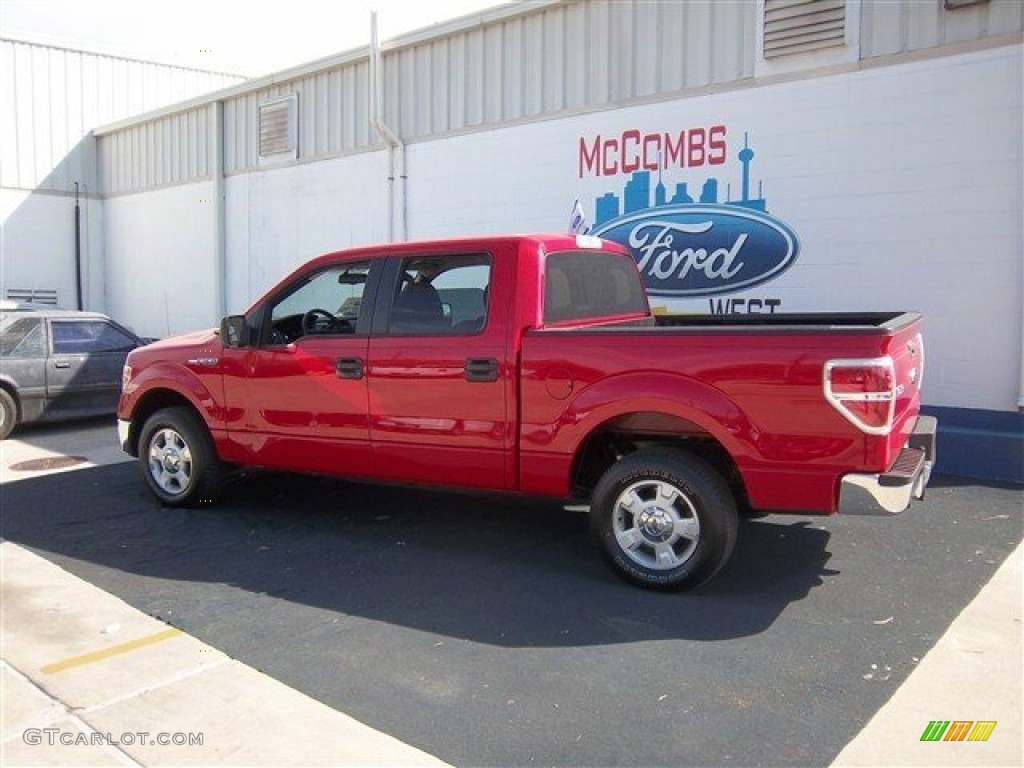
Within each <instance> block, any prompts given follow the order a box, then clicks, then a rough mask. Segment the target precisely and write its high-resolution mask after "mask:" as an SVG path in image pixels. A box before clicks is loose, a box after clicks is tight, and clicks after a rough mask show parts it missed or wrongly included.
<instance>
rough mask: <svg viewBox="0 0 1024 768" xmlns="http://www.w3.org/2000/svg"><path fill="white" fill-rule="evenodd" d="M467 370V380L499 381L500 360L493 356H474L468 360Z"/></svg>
mask: <svg viewBox="0 0 1024 768" xmlns="http://www.w3.org/2000/svg"><path fill="white" fill-rule="evenodd" d="M465 372H466V381H473V382H485V383H486V382H489V381H497V380H498V361H497V360H495V359H494V358H493V357H473V358H470V359H469V360H467V361H466V368H465Z"/></svg>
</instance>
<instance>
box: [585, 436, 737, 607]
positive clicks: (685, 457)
mask: <svg viewBox="0 0 1024 768" xmlns="http://www.w3.org/2000/svg"><path fill="white" fill-rule="evenodd" d="M591 516H592V522H593V526H594V530H595V532H596V534H597V537H598V539H599V540H600V542H601V544H602V547H603V549H604V553H605V555H606V556H607V557H608V559H609V560H610V561H611V563H612V565H613V566H614V567H615V569H616V571H617V572H618V573H619V575H621V576H622V577H623V578H625V579H626V580H628V581H631V582H633V583H635V584H639V585H641V586H645V587H651V588H654V589H666V590H668V589H671V590H684V589H692V588H693V587H696V586H698V585H699V584H702V583H704V582H705V581H707V580H708V579H710V578H711V577H712V576H714V575H715V574H716V573H718V571H719V570H721V568H722V567H723V566H724V565H725V563H726V562H727V561H728V559H729V556H730V555H731V554H732V550H733V547H734V546H735V544H736V531H737V528H738V525H739V524H738V518H737V513H736V502H735V500H734V498H733V495H732V492H731V491H730V490H729V487H728V485H726V483H725V481H724V480H723V479H722V477H721V475H720V474H719V473H718V472H717V471H716V470H715V469H714V468H713V467H712V466H711V465H710V464H708V463H707V462H705V461H703V460H702V459H699V458H697V457H696V456H693V455H691V454H689V453H686V452H683V451H675V450H665V449H650V450H643V451H638V452H637V453H634V454H631V455H630V456H627V457H626V458H624V459H622V460H621V461H619V462H617V463H616V464H614V465H612V466H611V467H610V468H609V469H608V471H607V472H605V474H604V476H603V477H602V478H601V480H600V481H599V482H598V484H597V487H596V488H595V490H594V496H593V500H592V504H591Z"/></svg>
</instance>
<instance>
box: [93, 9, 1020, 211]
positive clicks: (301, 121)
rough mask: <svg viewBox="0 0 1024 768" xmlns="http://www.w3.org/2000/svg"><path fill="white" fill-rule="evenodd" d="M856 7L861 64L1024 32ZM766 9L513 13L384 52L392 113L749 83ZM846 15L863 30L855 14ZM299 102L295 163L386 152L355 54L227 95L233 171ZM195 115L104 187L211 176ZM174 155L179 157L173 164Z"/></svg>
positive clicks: (470, 110)
mask: <svg viewBox="0 0 1024 768" xmlns="http://www.w3.org/2000/svg"><path fill="white" fill-rule="evenodd" d="M850 7H851V8H856V7H859V8H860V9H861V15H860V20H859V23H860V25H861V29H860V39H861V57H862V58H871V57H876V56H883V55H888V54H893V53H903V52H908V51H913V50H919V49H921V48H929V47H937V46H940V45H945V44H947V43H954V42H967V41H974V40H981V39H984V38H987V37H993V36H998V35H1005V34H1012V33H1019V32H1020V31H1021V30H1022V24H1024V21H1022V3H1021V2H1020V0H990V1H989V2H986V3H982V4H980V5H978V6H975V7H971V8H966V9H961V10H956V11H950V10H946V9H945V8H944V7H943V2H942V0H903V1H902V2H897V1H895V0H860V3H859V5H858V4H856V3H854V4H853V5H851V6H850ZM758 9H759V5H758V3H756V2H753V0H688V1H687V2H683V1H682V0H662V1H660V2H659V1H656V0H564V2H552V3H548V4H546V5H541V6H526V5H524V6H520V7H515V6H513V7H511V8H510V9H506V10H504V11H501V12H495V13H493V14H491V15H490V16H485V17H484V18H483V20H482V21H480V22H478V23H467V24H465V25H463V26H461V27H453V28H449V29H444V30H442V31H440V32H438V33H437V34H436V35H435V36H433V37H425V38H420V37H416V36H411V37H410V38H407V39H406V41H403V40H398V41H396V42H393V43H390V44H387V45H385V46H384V50H383V52H382V69H383V82H384V86H383V89H384V118H385V120H386V122H387V123H388V124H389V125H390V126H391V127H392V128H394V129H395V130H396V131H397V132H398V133H399V135H400V136H401V137H402V139H403V140H405V141H416V140H421V139H426V138H428V137H437V136H442V135H444V134H446V133H450V132H457V131H464V130H473V129H479V128H486V127H494V126H499V125H504V124H509V123H514V122H516V121H523V120H530V119H537V118H540V117H541V116H550V115H556V114H559V113H566V112H573V111H580V110H589V109H599V108H604V107H608V106H614V105H616V104H624V103H629V102H631V101H635V100H638V99H645V98H650V99H658V98H669V97H672V96H673V95H678V94H683V93H686V92H693V91H694V90H695V89H701V88H714V87H716V86H717V87H725V86H727V85H729V84H734V83H737V82H739V81H743V80H750V79H752V78H753V77H754V70H755V65H756V63H757V60H758V56H759V52H758V51H757V29H758V25H759V24H761V23H762V20H761V19H760V18H759V16H758ZM845 16H846V19H847V22H846V23H848V24H855V23H858V21H857V18H856V17H851V15H850V12H849V8H848V9H847V13H846V15H845ZM809 66H812V65H809ZM284 77H287V74H285V75H284ZM292 93H295V94H297V97H298V132H299V147H298V159H299V161H300V162H303V161H310V160H317V159H322V158H326V157H331V156H336V155H341V154H345V153H350V152H356V151H362V150H365V149H368V148H370V147H372V146H376V145H378V144H379V140H378V139H377V137H376V135H375V134H374V133H373V131H372V130H371V127H370V125H369V113H368V112H369V111H368V99H369V62H368V58H367V56H366V55H365V54H363V55H361V56H360V55H358V53H355V54H352V55H348V56H346V57H341V58H339V59H338V60H337V61H335V62H334V63H330V64H327V65H325V67H324V69H323V70H321V71H317V72H312V73H308V72H307V73H303V74H301V75H299V76H296V77H295V78H294V79H292V80H285V81H283V82H275V83H274V84H273V85H269V86H268V85H265V84H262V85H261V84H259V83H257V84H255V85H254V88H253V90H251V91H247V92H244V93H241V94H233V95H229V96H227V97H226V98H225V99H224V102H225V103H224V121H225V125H224V133H225V137H224V138H225V142H224V147H225V150H224V151H225V163H224V166H225V172H226V173H229V174H231V173H241V172H245V171H248V170H252V169H255V168H258V167H259V156H258V138H259V125H258V115H259V105H260V104H262V103H264V102H266V101H270V100H272V99H276V98H280V97H282V96H286V95H289V94H292ZM199 111H201V110H199ZM199 111H197V110H195V109H191V110H190V112H189V114H193V113H195V119H194V121H192V120H191V119H182V116H181V115H171V116H167V117H158V118H154V119H153V120H150V121H149V122H147V123H146V124H145V126H143V125H142V124H140V125H136V126H133V127H129V128H123V129H118V130H115V131H113V132H111V133H109V134H106V135H103V136H101V144H100V148H101V163H102V174H101V178H102V180H103V191H104V192H106V193H110V194H117V193H122V192H130V191H136V190H141V189H146V188H149V187H151V186H153V185H162V184H170V183H178V182H182V181H187V180H190V179H198V178H202V177H203V175H204V174H205V173H206V172H207V169H208V168H209V167H212V162H211V161H210V160H209V159H208V158H200V157H193V156H191V154H189V153H195V152H205V151H209V149H210V147H209V145H208V144H207V143H206V141H207V139H206V138H205V137H206V134H205V133H203V131H202V130H201V129H200V127H199V123H200V122H201V120H202V119H205V118H201V117H200V116H199ZM150 131H152V133H150ZM125 134H128V135H127V136H126V135H125ZM168 147H170V148H171V150H172V152H176V154H174V156H173V158H172V159H171V160H168V159H167V148H168ZM137 151H146V152H149V153H153V156H152V157H148V156H147V157H138V156H137V155H136V154H135V153H136V152H137Z"/></svg>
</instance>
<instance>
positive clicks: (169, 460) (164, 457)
mask: <svg viewBox="0 0 1024 768" xmlns="http://www.w3.org/2000/svg"><path fill="white" fill-rule="evenodd" d="M149 474H150V476H151V477H152V478H153V481H154V482H155V483H156V484H157V485H158V486H159V487H160V488H161V489H162V490H163V491H164V492H165V493H168V494H171V495H173V496H177V495H180V494H182V493H185V491H187V490H188V488H189V486H190V485H191V483H192V452H191V450H189V447H188V443H186V442H185V439H184V438H183V437H182V436H181V435H180V434H178V432H176V431H175V430H173V429H169V428H164V429H161V430H159V431H158V432H156V433H155V434H154V435H153V437H152V438H151V439H150V441H149Z"/></svg>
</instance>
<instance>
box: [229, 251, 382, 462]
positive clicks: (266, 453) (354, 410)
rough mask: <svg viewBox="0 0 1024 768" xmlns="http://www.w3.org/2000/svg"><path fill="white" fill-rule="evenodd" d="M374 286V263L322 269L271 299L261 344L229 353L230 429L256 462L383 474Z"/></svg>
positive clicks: (322, 267)
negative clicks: (374, 363)
mask: <svg viewBox="0 0 1024 768" xmlns="http://www.w3.org/2000/svg"><path fill="white" fill-rule="evenodd" d="M378 266H379V265H378ZM377 268H378V267H374V272H375V271H376V270H377ZM371 285H372V283H371V265H370V262H365V261H364V262H339V263H336V264H332V265H329V266H326V267H325V266H323V265H321V266H319V267H317V268H314V269H313V270H312V271H311V272H310V273H309V274H306V275H303V276H302V277H301V278H300V279H299V280H297V281H295V282H293V283H292V284H290V285H289V286H287V287H285V288H284V289H283V290H282V292H281V294H280V295H278V296H277V297H274V298H272V299H271V300H270V301H269V302H268V303H267V304H266V305H265V309H264V311H263V317H262V322H261V324H260V328H259V334H258V335H259V338H258V339H257V341H256V343H255V344H254V345H252V346H250V347H247V348H243V349H226V350H225V365H224V373H225V377H224V382H225V399H226V404H227V410H226V413H227V415H228V419H227V428H228V431H229V433H230V436H231V439H232V441H233V442H234V443H235V444H236V445H240V446H241V447H242V450H243V451H245V452H246V453H247V454H248V457H249V460H251V461H253V462H255V463H257V464H260V465H263V466H268V467H277V468H283V469H301V470H307V471H315V472H326V473H330V474H338V475H356V476H358V475H371V474H372V473H373V456H372V453H371V451H370V440H369V425H368V420H367V387H366V375H365V366H366V357H367V345H368V333H369V314H368V313H369V309H370V301H366V302H364V298H368V293H369V291H370V290H372V288H371Z"/></svg>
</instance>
